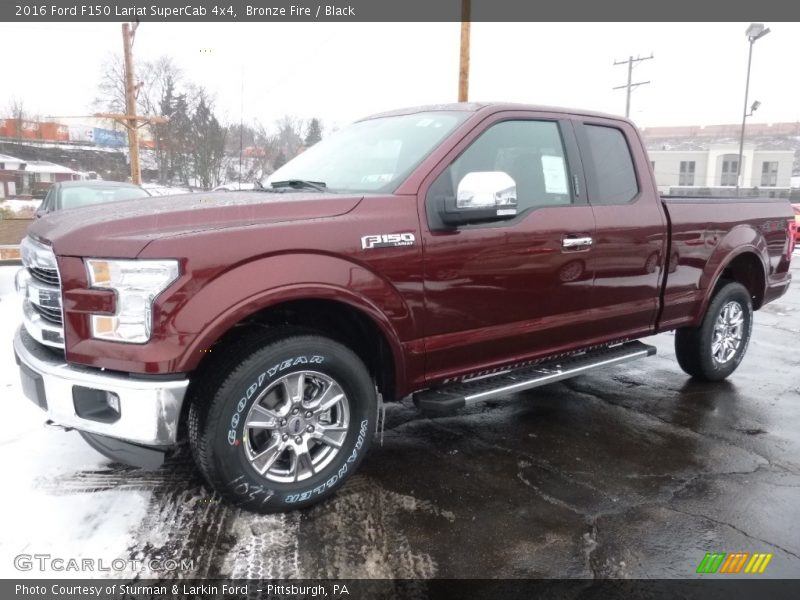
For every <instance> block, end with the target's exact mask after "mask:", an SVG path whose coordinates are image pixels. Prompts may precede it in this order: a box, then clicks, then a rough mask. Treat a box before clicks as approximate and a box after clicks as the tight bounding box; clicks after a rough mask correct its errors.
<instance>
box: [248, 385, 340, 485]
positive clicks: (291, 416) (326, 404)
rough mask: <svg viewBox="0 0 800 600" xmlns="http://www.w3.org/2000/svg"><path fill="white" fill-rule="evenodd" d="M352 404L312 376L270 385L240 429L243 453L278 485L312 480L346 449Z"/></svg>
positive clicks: (259, 471)
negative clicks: (242, 434)
mask: <svg viewBox="0 0 800 600" xmlns="http://www.w3.org/2000/svg"><path fill="white" fill-rule="evenodd" d="M349 425H350V402H349V400H348V399H347V396H346V395H345V393H344V390H343V389H342V387H341V386H340V385H339V384H338V383H337V382H336V381H335V380H333V379H331V378H330V377H328V376H327V375H323V374H322V373H318V372H316V371H298V372H295V373H290V374H289V375H285V376H284V377H281V378H280V379H278V380H276V381H274V382H273V383H272V384H271V385H270V386H269V387H268V388H267V389H265V390H264V391H263V392H262V393H261V394H259V396H258V398H256V400H255V402H253V405H252V406H251V407H250V410H249V411H248V413H247V418H246V419H245V424H244V439H243V441H244V449H245V453H246V455H247V459H248V460H249V461H250V464H251V465H252V467H253V468H254V469H255V470H256V471H257V472H258V473H259V474H260V475H261V476H262V477H265V478H266V479H268V480H270V481H274V482H276V483H293V482H296V481H303V480H305V479H308V478H310V477H313V476H314V475H316V474H317V473H319V472H320V471H322V470H323V469H324V468H325V467H327V466H328V465H329V464H330V463H331V462H332V461H333V459H334V458H335V457H336V455H337V454H338V453H339V451H340V449H341V447H342V445H343V444H344V441H345V437H346V436H347V430H348V427H349Z"/></svg>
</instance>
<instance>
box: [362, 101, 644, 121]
mask: <svg viewBox="0 0 800 600" xmlns="http://www.w3.org/2000/svg"><path fill="white" fill-rule="evenodd" d="M504 110H533V111H538V112H556V113H564V114H569V115H583V116H589V117H602V118H605V119H615V120H617V121H627V122H630V120H629V119H626V118H625V117H622V116H620V115H612V114H608V113H601V112H596V111H591V110H584V109H576V108H565V107H563V106H543V105H538V104H523V103H517V102H452V103H449V104H425V105H422V106H410V107H407V108H398V109H395V110H390V111H385V112H381V113H377V114H374V115H370V116H368V117H364V118H363V119H359V120H360V121H367V120H369V119H377V118H379V117H394V116H400V115H411V114H414V113H420V112H433V111H451V112H452V111H460V112H474V113H477V112H486V113H494V112H500V111H504Z"/></svg>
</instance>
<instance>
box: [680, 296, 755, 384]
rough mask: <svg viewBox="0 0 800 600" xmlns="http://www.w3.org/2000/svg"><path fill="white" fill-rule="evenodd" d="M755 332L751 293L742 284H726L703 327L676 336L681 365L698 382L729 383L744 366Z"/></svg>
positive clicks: (714, 301)
mask: <svg viewBox="0 0 800 600" xmlns="http://www.w3.org/2000/svg"><path fill="white" fill-rule="evenodd" d="M752 328H753V303H752V300H751V298H750V293H749V292H748V291H747V288H745V287H744V286H743V285H741V284H739V283H726V284H725V285H723V286H722V287H721V288H720V289H719V291H717V293H716V295H715V296H714V298H713V299H712V300H711V303H710V304H709V305H708V309H707V310H706V314H705V317H704V318H703V322H702V324H701V325H700V327H692V328H688V327H687V328H685V329H679V330H677V331H676V332H675V354H676V356H677V358H678V364H679V365H680V366H681V369H683V370H684V372H686V373H688V374H689V375H691V376H692V377H695V378H697V379H701V380H704V381H720V380H722V379H725V378H726V377H727V376H728V375H730V374H731V373H733V372H734V371H735V370H736V368H737V367H738V366H739V363H741V362H742V358H744V355H745V352H747V346H748V344H749V342H750V334H751V331H752Z"/></svg>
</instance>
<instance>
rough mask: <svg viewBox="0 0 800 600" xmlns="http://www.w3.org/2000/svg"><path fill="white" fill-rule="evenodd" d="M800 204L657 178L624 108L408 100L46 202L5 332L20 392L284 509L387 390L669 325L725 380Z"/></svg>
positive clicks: (784, 251) (373, 412)
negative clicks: (287, 156) (143, 184)
mask: <svg viewBox="0 0 800 600" xmlns="http://www.w3.org/2000/svg"><path fill="white" fill-rule="evenodd" d="M723 202H724V203H725V208H724V210H721V207H720V203H723ZM794 223H795V221H794V216H793V213H792V210H791V208H790V206H789V203H788V202H787V201H786V200H781V199H772V200H770V199H756V200H748V199H744V198H730V199H727V200H721V199H719V198H714V199H713V200H710V199H701V198H667V197H664V198H662V197H660V196H659V194H658V191H657V188H656V183H655V179H654V177H653V173H652V171H651V169H650V161H649V159H648V156H647V152H646V151H645V148H644V145H643V144H642V140H641V138H640V136H639V132H638V130H637V129H636V127H635V126H634V125H633V123H631V122H630V121H628V120H626V119H621V118H619V117H615V116H609V115H601V114H596V113H591V112H585V111H569V110H560V109H554V108H542V107H535V106H522V105H511V104H455V105H449V106H436V107H423V108H413V109H405V110H400V111H395V112H391V113H386V114H382V115H377V116H374V117H370V118H368V119H364V120H362V121H359V122H357V123H355V124H354V125H352V126H350V127H349V128H346V129H343V130H341V131H340V132H338V133H336V134H335V135H332V136H330V137H328V138H327V139H325V140H323V141H322V142H320V143H318V144H315V145H314V146H313V147H311V148H309V149H308V150H307V151H305V152H303V153H302V154H300V155H299V156H298V157H297V158H295V159H294V160H292V161H291V162H289V163H287V164H286V165H284V166H283V167H282V168H280V169H279V170H278V171H276V172H275V173H274V174H273V175H272V176H270V178H269V179H268V180H266V181H265V182H263V185H262V187H261V189H259V190H255V191H233V192H218V193H206V194H191V195H185V196H173V197H169V198H165V199H161V198H154V199H152V200H150V201H148V202H147V203H142V202H140V201H129V202H120V203H117V204H115V205H114V206H113V210H109V208H108V207H97V208H93V207H87V208H84V209H83V210H79V211H63V212H58V213H54V214H51V215H46V216H44V217H42V218H41V219H39V220H38V221H37V222H36V223H34V224H33V225H32V226H31V228H30V236H29V237H28V238H26V240H25V241H24V242H23V245H22V254H23V262H24V265H25V269H24V270H22V271H21V272H20V274H19V276H18V289H19V290H20V292H21V293H22V295H23V298H24V315H25V321H24V324H23V326H22V327H21V328H20V329H19V330H18V332H17V334H16V337H15V339H14V348H15V352H16V356H17V360H18V362H19V366H20V371H21V376H22V380H23V388H24V390H25V392H26V394H27V395H28V396H29V397H30V398H31V399H32V400H33V401H34V402H36V403H37V404H38V405H39V406H40V407H41V408H42V410H43V411H45V412H46V414H47V417H48V418H49V419H50V420H52V421H53V422H54V423H57V424H60V425H63V426H65V427H71V428H74V429H77V430H79V431H80V432H81V433H82V434H83V436H84V437H85V438H86V440H87V441H88V442H89V443H90V444H91V445H92V446H94V447H95V448H96V449H98V450H99V451H100V452H102V453H104V454H106V455H108V456H110V457H113V458H114V459H115V460H121V461H123V462H130V463H132V464H139V465H142V464H148V465H154V464H159V463H160V462H161V460H162V459H163V456H164V453H165V452H167V451H169V450H170V448H172V447H173V446H174V445H175V444H176V442H178V441H179V438H180V437H181V436H182V435H184V433H183V432H184V431H185V432H186V435H187V436H188V439H189V442H190V445H191V448H192V451H193V453H194V457H195V460H196V463H197V464H198V466H199V468H200V470H201V471H202V473H203V474H204V476H205V477H206V479H207V481H208V483H209V484H210V485H211V486H213V487H214V488H215V489H217V490H219V492H220V493H221V494H222V495H223V496H224V497H225V498H227V499H228V500H229V501H230V502H232V503H234V504H236V505H238V506H242V507H245V508H247V509H250V510H254V511H259V512H272V511H281V510H288V509H294V508H301V507H304V506H308V505H310V504H313V503H315V502H317V501H319V500H321V499H323V498H326V497H328V496H330V495H331V494H333V493H335V492H336V490H337V489H339V488H340V487H341V485H342V484H343V482H344V481H345V480H346V479H347V477H348V476H349V475H351V474H352V473H353V472H354V471H355V470H356V468H357V467H358V465H359V463H360V462H361V461H362V460H363V458H364V456H365V454H366V452H367V449H368V448H369V445H370V442H371V440H372V438H373V436H374V434H375V431H376V428H377V427H378V415H379V414H380V412H381V411H380V409H381V405H382V403H383V402H391V401H395V400H397V399H400V398H403V397H405V396H408V395H413V397H414V400H415V402H416V403H417V405H418V406H419V407H420V408H421V409H422V410H425V411H430V412H436V413H443V412H447V411H451V410H455V409H458V408H459V407H463V406H465V405H467V404H471V403H474V402H479V401H482V400H485V399H487V398H493V397H497V396H504V395H508V394H510V393H512V392H516V391H520V390H525V389H529V388H533V387H536V386H538V385H542V384H545V383H549V382H553V381H558V380H560V379H564V378H567V377H572V376H574V375H579V374H582V373H585V372H587V371H588V370H590V369H594V368H599V367H606V366H610V365H615V364H619V363H622V362H625V361H629V360H634V359H639V358H644V357H646V356H649V355H651V354H653V353H654V352H655V348H653V347H652V346H648V345H646V344H643V343H642V342H640V341H637V340H638V338H642V337H646V336H650V335H653V334H656V333H660V332H663V331H670V330H676V335H675V349H676V354H677V359H678V365H679V366H680V367H681V368H682V369H683V370H684V371H685V372H686V373H688V374H689V375H691V376H692V377H695V378H698V379H702V380H707V381H718V380H721V379H724V378H725V377H728V376H729V375H730V374H731V373H733V372H734V370H736V368H737V367H738V366H739V364H740V362H741V360H742V358H743V357H744V354H745V351H746V350H747V348H748V342H749V340H750V335H751V330H752V324H753V311H754V310H758V309H759V308H761V307H762V306H764V305H765V304H766V303H768V302H771V301H773V300H775V299H776V298H779V297H780V296H781V295H782V294H784V293H785V292H786V290H787V288H788V287H789V283H790V281H791V275H790V273H789V263H790V260H791V253H792V249H793V244H794V241H793V239H792V237H791V232H793V228H794ZM765 376H766V375H765ZM428 460H430V458H429V459H428Z"/></svg>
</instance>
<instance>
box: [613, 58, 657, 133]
mask: <svg viewBox="0 0 800 600" xmlns="http://www.w3.org/2000/svg"><path fill="white" fill-rule="evenodd" d="M651 58H653V55H652V53H651V54H650V56H644V57H641V58H640V57H639V56H638V55H637V56H636V58H633V56H629V57H628V60H615V61H614V66H615V67H616V66H617V65H628V83H627V84H625V85H618V86H617V87H615V88H613V89H615V90H622V89H627V92H626V94H625V117H626V118H628V117H630V116H631V91H633V88H636V87H639V86H640V85H647V84H648V83H650V82H649V81H639V82H637V83H633V82H632V78H633V67H634V66H635V64H634V63H638V62H641V61H644V60H650V59H651Z"/></svg>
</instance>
